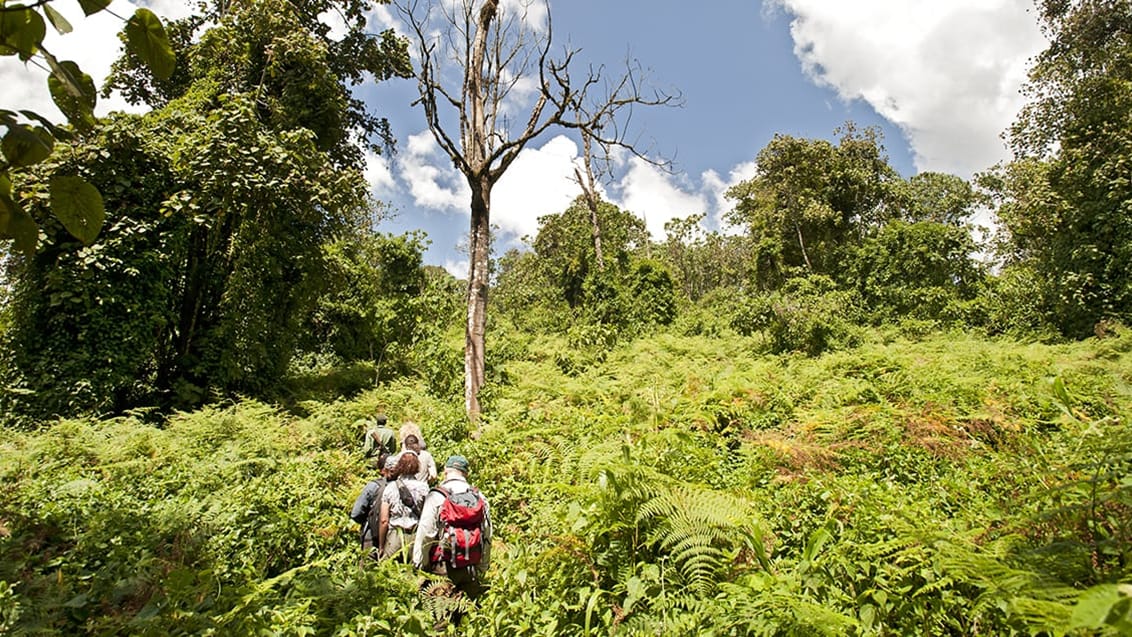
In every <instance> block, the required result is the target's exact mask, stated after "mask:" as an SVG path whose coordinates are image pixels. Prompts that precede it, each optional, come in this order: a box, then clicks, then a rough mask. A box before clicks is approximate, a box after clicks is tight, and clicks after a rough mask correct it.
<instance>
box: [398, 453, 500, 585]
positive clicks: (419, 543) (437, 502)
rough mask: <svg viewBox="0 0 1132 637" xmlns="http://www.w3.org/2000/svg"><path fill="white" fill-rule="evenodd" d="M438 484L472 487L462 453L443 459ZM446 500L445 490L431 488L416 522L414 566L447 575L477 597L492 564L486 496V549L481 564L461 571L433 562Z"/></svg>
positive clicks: (460, 489) (448, 487)
mask: <svg viewBox="0 0 1132 637" xmlns="http://www.w3.org/2000/svg"><path fill="white" fill-rule="evenodd" d="M438 486H439V487H440V488H442V489H444V490H445V491H448V492H449V493H463V492H465V491H468V490H469V489H471V488H472V486H471V485H470V484H468V459H467V458H465V457H464V456H461V455H454V456H449V457H448V460H446V461H445V462H444V479H443V480H441V481H440V484H439V485H438ZM481 495H482V494H481ZM444 500H445V495H444V493H442V492H441V491H439V490H438V489H433V490H432V491H429V493H428V496H427V497H426V498H425V501H424V505H423V506H422V507H421V517H420V521H419V522H418V523H417V535H416V537H415V538H414V541H413V565H414V566H416V567H417V568H418V569H421V570H424V571H429V572H430V573H435V574H437V575H446V576H447V577H448V579H449V580H451V582H452V583H453V584H454V585H455V586H456V589H457V590H460V591H463V592H464V593H465V594H467V595H468V596H469V597H474V596H475V595H476V594H477V593H479V591H480V588H481V587H480V584H479V576H480V575H481V574H482V573H483V572H485V571H487V569H488V566H490V564H491V515H490V511H489V507H488V504H487V498H484V519H483V524H482V525H481V526H480V528H481V530H482V531H483V552H482V557H481V558H480V563H479V564H478V565H476V566H475V567H469V568H467V569H465V570H461V571H459V572H453V571H452V570H451V569H447V568H446V567H445V565H444V564H443V563H431V562H430V555H431V553H432V547H433V546H435V545H436V544H437V543H438V542H439V541H440V532H441V526H442V525H441V522H440V507H441V505H442V504H444Z"/></svg>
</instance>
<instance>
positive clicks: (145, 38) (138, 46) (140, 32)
mask: <svg viewBox="0 0 1132 637" xmlns="http://www.w3.org/2000/svg"><path fill="white" fill-rule="evenodd" d="M126 47H127V48H128V49H129V50H130V51H131V52H132V53H133V54H134V55H136V56H138V57H139V58H141V59H142V61H143V62H145V63H146V65H147V66H148V67H149V70H150V71H153V75H154V76H155V77H157V78H158V79H161V80H164V79H168V78H169V76H170V75H172V74H173V69H174V67H176V65H177V58H176V57H175V56H174V55H173V47H172V46H171V45H170V44H169V37H168V36H167V35H166V34H165V27H164V26H162V24H161V20H159V19H158V18H157V16H156V15H154V13H153V12H152V11H150V10H149V9H145V8H142V9H138V10H137V11H135V12H134V15H133V16H132V17H130V19H129V21H128V22H126Z"/></svg>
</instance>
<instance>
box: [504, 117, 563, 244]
mask: <svg viewBox="0 0 1132 637" xmlns="http://www.w3.org/2000/svg"><path fill="white" fill-rule="evenodd" d="M577 160H578V145H577V144H576V143H574V141H573V140H571V139H570V138H568V137H566V136H564V135H558V136H556V137H554V138H553V139H551V140H550V141H548V142H546V143H545V144H543V145H542V147H540V148H525V149H523V151H522V152H520V153H519V156H518V157H516V158H515V162H514V163H512V164H511V166H510V167H509V168H508V169H507V172H506V173H504V174H503V177H502V178H500V180H499V183H498V184H496V187H495V188H494V189H493V190H492V195H491V220H492V223H493V224H495V225H498V226H499V228H500V230H502V231H503V232H505V233H508V234H510V235H512V236H513V237H514V238H520V237H523V236H530V237H534V235H535V232H536V231H537V230H538V218H539V217H542V216H544V215H549V214H557V213H560V212H562V211H564V210H566V208H567V207H569V206H570V202H572V201H573V200H574V199H575V198H576V197H577V196H578V195H580V194H582V190H581V187H580V186H578V184H577V182H575V181H574V165H575V162H576V161H577Z"/></svg>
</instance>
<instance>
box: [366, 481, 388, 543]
mask: <svg viewBox="0 0 1132 637" xmlns="http://www.w3.org/2000/svg"><path fill="white" fill-rule="evenodd" d="M374 482H376V483H377V484H379V485H380V488H379V489H378V490H377V494H376V496H375V497H374V499H373V502H370V503H369V511H367V512H366V526H365V528H364V529H363V530H362V541H363V542H365V539H366V537H365V534H366V533H367V532H368V533H369V536H370V539H372V540H373V545H374V546H375V547H376V546H377V529H378V527H379V526H380V525H381V493H382V492H383V491H385V486H386V485H387V484H388V482H387V481H386V480H385V478H378V479H377V480H374Z"/></svg>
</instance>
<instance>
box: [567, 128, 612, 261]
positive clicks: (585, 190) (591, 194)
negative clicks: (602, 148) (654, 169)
mask: <svg viewBox="0 0 1132 637" xmlns="http://www.w3.org/2000/svg"><path fill="white" fill-rule="evenodd" d="M582 143H583V144H584V145H585V153H584V155H583V161H584V162H585V164H586V175H585V177H583V176H582V174H581V173H580V172H579V171H578V169H577V168H576V167H575V168H574V174H575V175H576V176H577V177H578V184H580V185H581V186H582V195H583V196H584V197H585V199H586V207H588V208H589V209H590V224H591V225H592V228H593V232H592V236H593V241H594V258H595V259H596V260H597V269H598V271H599V272H601V271H604V270H605V260H604V259H603V258H602V256H601V225H600V224H599V223H598V218H597V206H598V202H599V199H598V196H597V189H596V187H595V186H594V171H593V163H592V162H593V159H592V158H593V147H592V144H591V142H590V136H589V134H588V133H586V132H585V131H583V132H582Z"/></svg>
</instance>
